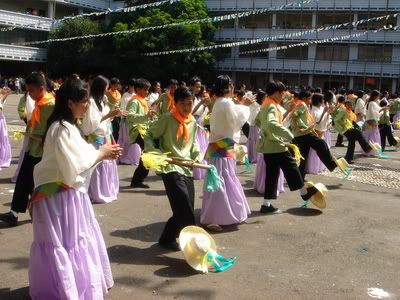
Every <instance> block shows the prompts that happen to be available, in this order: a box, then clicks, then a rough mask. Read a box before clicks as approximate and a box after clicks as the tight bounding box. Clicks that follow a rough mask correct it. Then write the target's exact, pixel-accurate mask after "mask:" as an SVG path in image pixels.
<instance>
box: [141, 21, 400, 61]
mask: <svg viewBox="0 0 400 300" xmlns="http://www.w3.org/2000/svg"><path fill="white" fill-rule="evenodd" d="M398 15H399V13H395V14H389V15H384V16H380V17H373V18H369V19H362V20H359V21H355V22H351V23H350V22H346V23H342V24H336V25H329V26H326V27H320V28H315V29H308V30H302V31H298V32H294V33H285V34H280V35H276V36H270V37H265V38H258V39H253V40H245V41H239V42H231V43H224V44H218V45H212V46H204V47H192V48H185V49H176V50H167V51H158V52H148V53H145V54H144V55H145V56H159V55H168V54H175V53H188V52H194V51H206V50H214V49H219V48H232V47H238V46H243V45H254V44H259V43H263V42H272V41H277V40H282V39H291V38H294V37H302V36H306V35H309V34H312V33H316V32H320V31H327V30H333V29H339V28H343V27H348V26H353V27H357V26H358V25H361V24H364V23H368V22H374V21H380V20H384V19H386V20H388V19H389V18H391V17H393V18H396V17H397V16H398ZM386 29H389V28H388V27H386ZM396 29H397V27H396Z"/></svg>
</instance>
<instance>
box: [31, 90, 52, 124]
mask: <svg viewBox="0 0 400 300" xmlns="http://www.w3.org/2000/svg"><path fill="white" fill-rule="evenodd" d="M53 101H54V96H53V94H51V93H46V94H45V95H44V96H43V98H41V99H40V100H36V101H35V108H34V109H33V111H32V117H31V119H30V120H29V123H28V127H29V128H32V127H35V126H36V125H37V124H39V123H40V117H41V110H40V109H41V108H42V107H43V106H46V105H48V104H49V103H50V102H53Z"/></svg>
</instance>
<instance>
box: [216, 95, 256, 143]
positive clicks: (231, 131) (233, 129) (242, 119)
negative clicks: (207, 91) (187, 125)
mask: <svg viewBox="0 0 400 300" xmlns="http://www.w3.org/2000/svg"><path fill="white" fill-rule="evenodd" d="M249 116H250V109H249V107H248V106H244V105H240V104H235V103H233V101H232V99H230V98H218V99H217V100H216V101H215V103H214V106H213V109H212V112H211V116H210V143H215V142H216V141H219V140H222V139H224V138H231V139H234V140H235V142H237V143H239V140H240V129H241V128H242V126H243V125H244V123H246V122H247V120H248V119H249Z"/></svg>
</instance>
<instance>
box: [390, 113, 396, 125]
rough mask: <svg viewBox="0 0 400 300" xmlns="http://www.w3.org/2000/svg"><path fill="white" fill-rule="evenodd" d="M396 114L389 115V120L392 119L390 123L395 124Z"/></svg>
mask: <svg viewBox="0 0 400 300" xmlns="http://www.w3.org/2000/svg"><path fill="white" fill-rule="evenodd" d="M395 115H396V114H389V118H390V123H393V121H394V116H395Z"/></svg>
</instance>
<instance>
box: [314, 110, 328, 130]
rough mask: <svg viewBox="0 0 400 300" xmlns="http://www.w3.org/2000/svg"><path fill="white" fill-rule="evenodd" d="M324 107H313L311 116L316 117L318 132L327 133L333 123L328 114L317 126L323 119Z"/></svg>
mask: <svg viewBox="0 0 400 300" xmlns="http://www.w3.org/2000/svg"><path fill="white" fill-rule="evenodd" d="M324 109H325V107H324V106H322V105H321V106H320V107H317V106H312V107H311V115H312V116H313V117H314V120H315V129H316V130H318V131H326V130H327V129H328V126H329V124H330V123H331V116H330V115H329V114H328V113H326V114H325V115H324V117H323V118H322V120H321V122H320V123H319V124H317V122H318V121H319V119H321V116H322V114H323V113H324Z"/></svg>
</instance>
